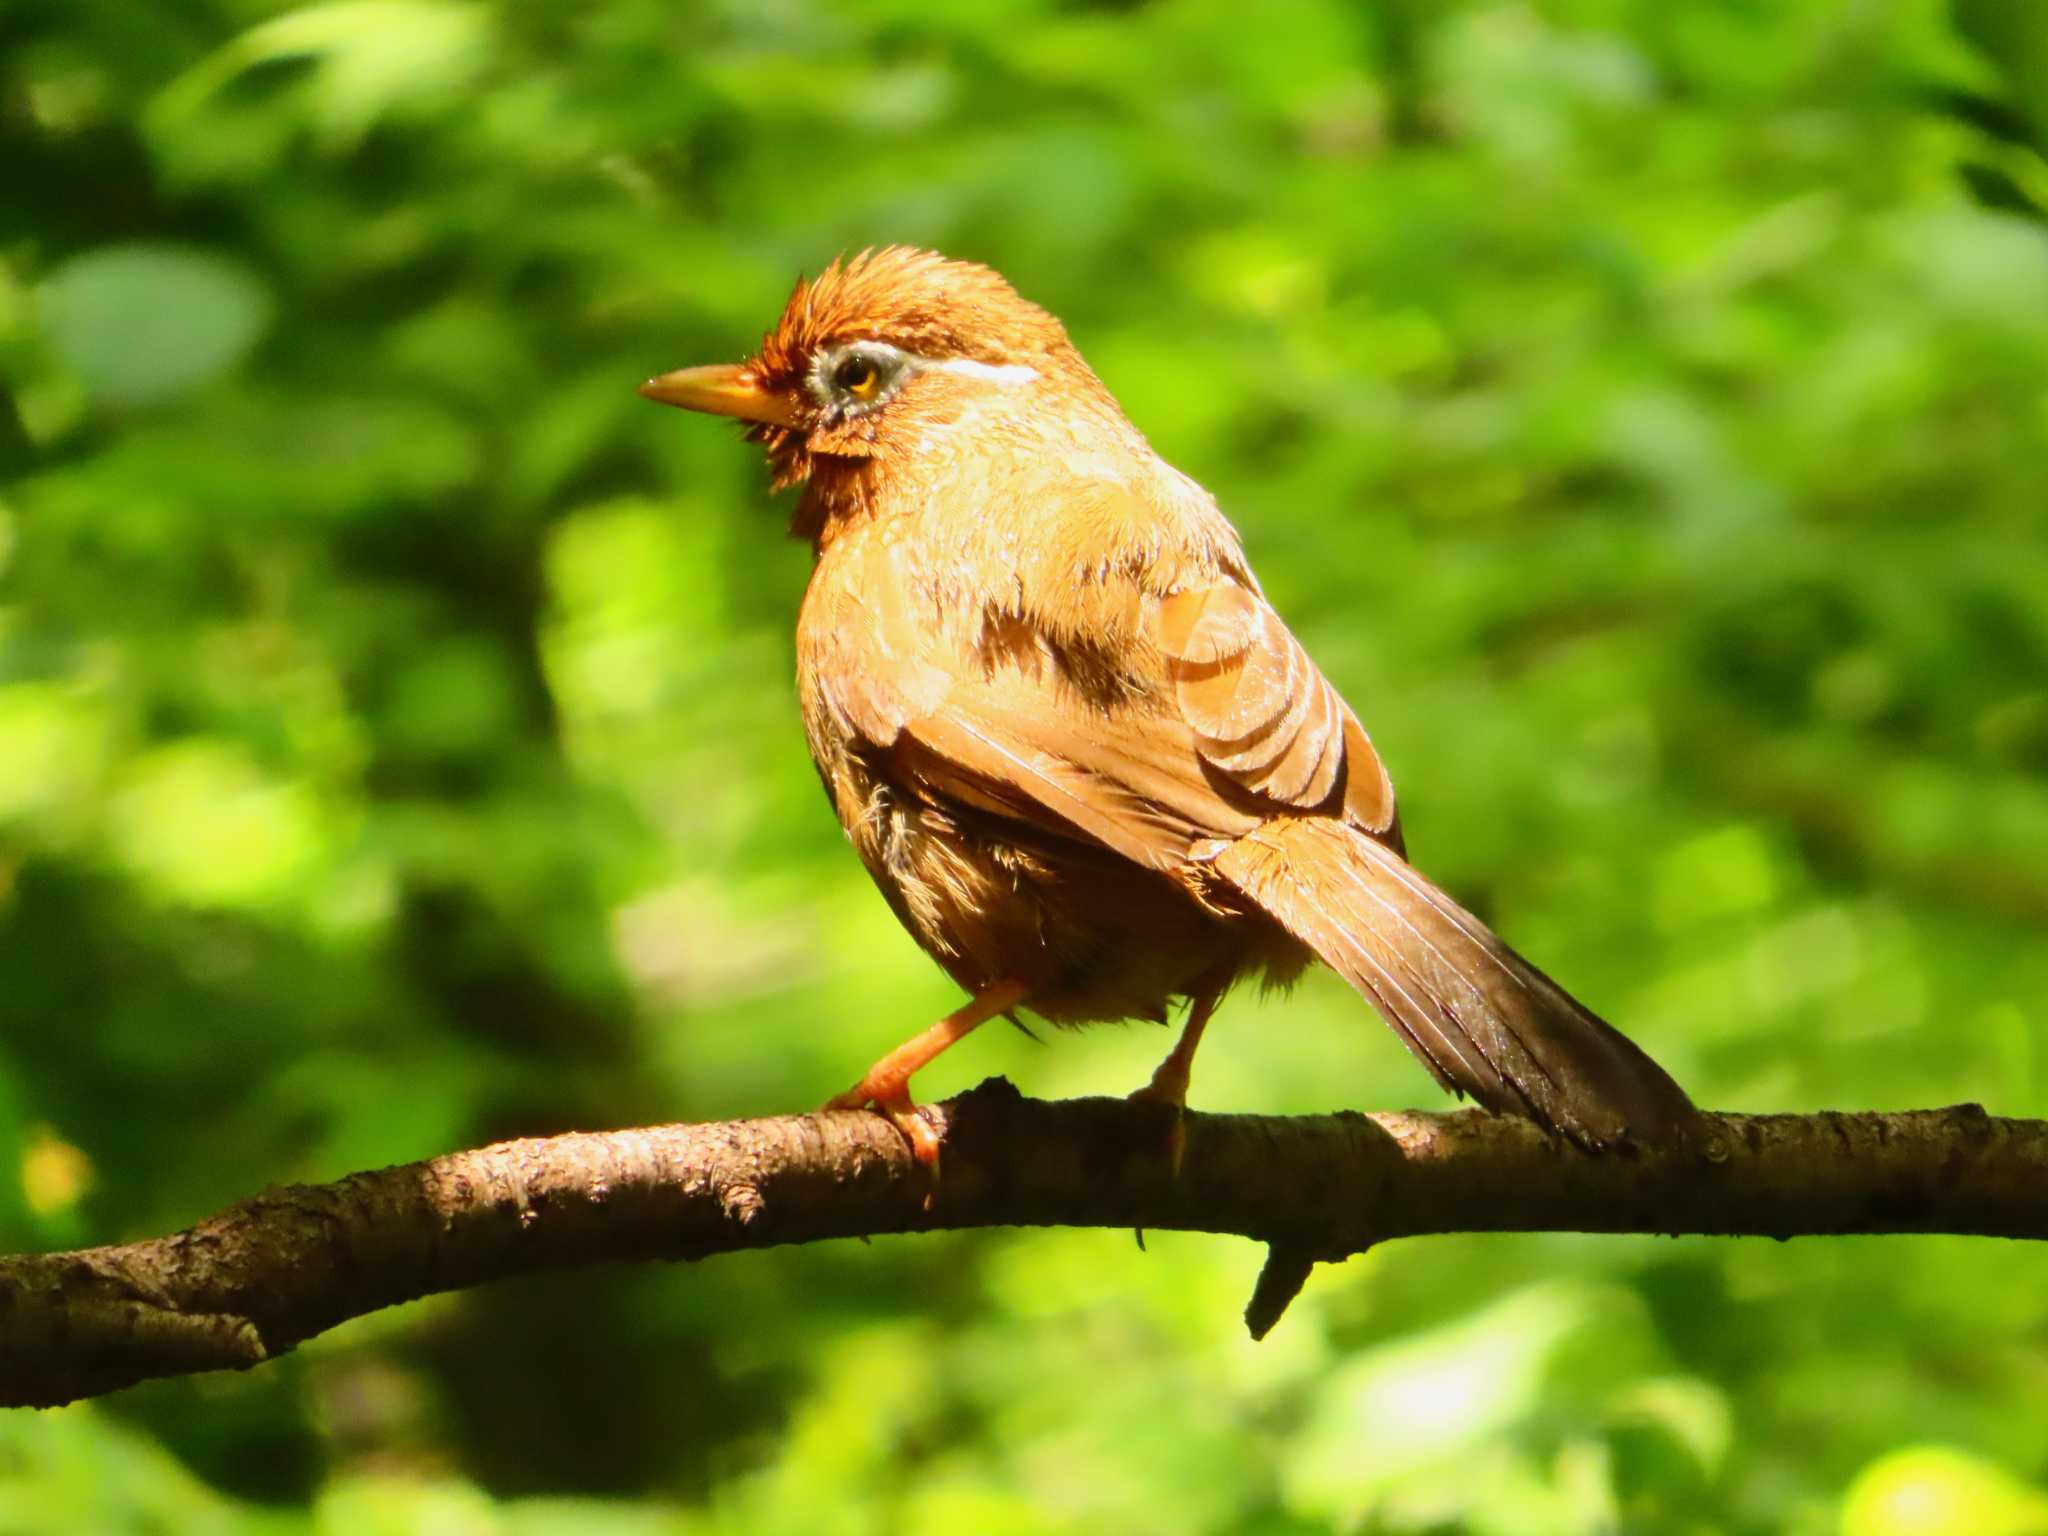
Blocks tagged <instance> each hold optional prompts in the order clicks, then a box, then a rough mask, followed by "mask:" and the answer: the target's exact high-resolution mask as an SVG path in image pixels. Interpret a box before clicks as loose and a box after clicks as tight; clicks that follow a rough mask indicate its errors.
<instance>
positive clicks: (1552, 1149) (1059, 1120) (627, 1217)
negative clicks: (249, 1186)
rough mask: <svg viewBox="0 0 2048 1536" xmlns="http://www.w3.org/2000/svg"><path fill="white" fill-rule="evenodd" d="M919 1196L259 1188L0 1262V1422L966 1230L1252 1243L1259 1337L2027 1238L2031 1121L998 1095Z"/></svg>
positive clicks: (483, 1156)
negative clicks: (1587, 1239)
mask: <svg viewBox="0 0 2048 1536" xmlns="http://www.w3.org/2000/svg"><path fill="white" fill-rule="evenodd" d="M928 1113H930V1114H931V1115H932V1117H933V1118H934V1120H935V1121H936V1122H937V1124H938V1126H939V1129H940V1133H941V1136H942V1138H943V1145H944V1155H943V1158H942V1162H941V1168H942V1176H941V1177H939V1178H938V1179H936V1180H935V1179H933V1178H932V1177H931V1176H930V1175H929V1174H928V1172H927V1171H926V1170H925V1169H924V1168H923V1167H922V1166H920V1165H919V1164H918V1163H917V1162H916V1161H915V1160H913V1159H912V1158H911V1156H910V1155H909V1152H908V1150H907V1149H906V1148H905V1146H904V1143H903V1141H902V1139H901V1137H900V1136H899V1135H898V1134H897V1132H896V1131H895V1129H894V1128H893V1127H891V1126H890V1125H889V1123H888V1122H887V1121H886V1120H884V1119H882V1118H881V1117H880V1116H878V1115H873V1114H868V1113H864V1112H848V1111H841V1112H832V1113H819V1114H813V1115H796V1116H787V1117H783V1118H780V1119H772V1120H742V1121H733V1122H730V1123H727V1124H720V1125H670V1126H660V1127H655V1128H651V1129H645V1130H628V1131H610V1132H603V1133H581V1134H575V1135H567V1136H555V1137H550V1138H547V1139H544V1140H525V1141H508V1142H501V1143H499V1144H497V1145H495V1146H489V1147H482V1148H478V1149H476V1150H474V1151H468V1152H455V1153H451V1154H449V1155H448V1156H445V1157H438V1158H435V1159H433V1160H431V1161H429V1162H423V1163H410V1164H407V1165H405V1166H403V1167H398V1168H387V1169H383V1170H381V1171H378V1172H375V1173H359V1174H354V1175H351V1176H350V1177H348V1178H345V1179H342V1180H340V1181H339V1182H337V1183H334V1184H323V1185H313V1186H295V1187H288V1188H281V1189H272V1190H268V1191H266V1192H264V1193H263V1194H260V1195H257V1196H255V1197H254V1198H252V1199H249V1200H245V1201H242V1202H241V1203H239V1204H237V1205H233V1206H230V1207H228V1208H227V1209H226V1210H224V1211H222V1212H220V1213H219V1214H218V1215H216V1216H212V1217H210V1218H208V1219H207V1220H205V1221H203V1222H200V1223H199V1224H198V1225H197V1226H194V1227H191V1228H188V1229H187V1230H185V1231H183V1232H179V1233H176V1234H174V1235H172V1236H169V1237H159V1238H150V1239H146V1240H143V1241H140V1242H133V1243H126V1244H122V1245H120V1246H116V1247H103V1248H88V1249H81V1250H79V1251H77V1252H74V1253H56V1254H34V1255H21V1256H16V1257H11V1258H0V1406H10V1407H20V1406H50V1405H55V1404H59V1403H66V1402H71V1401H74V1400H76V1399H79V1398H84V1397H93V1396H97V1395H99V1394H102V1393H106V1392H112V1391H115V1390H117V1389H119V1388H121V1387H125V1386H128V1385H131V1384H133V1383H135V1382H138V1381H144V1380H147V1379H149V1378H152V1377H158V1376H176V1375H184V1374H188V1373H191V1372H196V1371H209V1370H223V1369H246V1368H248V1367H250V1366H253V1365H256V1364H259V1363H260V1362H262V1361H264V1360H267V1359H269V1358H271V1357H272V1356H274V1355H278V1354H282V1353H284V1352H285V1351H287V1350H289V1349H291V1348H292V1347H293V1346H294V1345H296V1344H298V1343H299V1342H300V1341H301V1340H303V1339H308V1338H311V1337H313V1336H314V1335H315V1334H317V1333H320V1332H322V1331H324V1330H325V1329H328V1328H331V1327H333V1326H334V1325H335V1324H337V1323H339V1322H342V1321H344V1320H346V1319H348V1318H351V1317H356V1316H360V1315H361V1314H363V1313H365V1312H371V1311H375V1310H376V1309H378V1308H380V1307H387V1306H391V1305H393V1304H395V1303H397V1302H402V1301H409V1300H412V1299H413V1298H415V1297H419V1296H425V1295H429V1294H431V1293H433V1292H436V1291H448V1290H456V1289H460V1288H463V1287H466V1286H472V1285H477V1284H481V1283H482V1282H484V1281H487V1280H495V1279H500V1278H503V1277H505V1276H509V1275H516V1274H526V1273H530V1272H533V1271H536V1270H546V1269H562V1268H568V1267H572V1266H577V1265H585V1264H597V1263H609V1262H617V1261H631V1260H645V1259H700V1258H704V1257H706V1256H708V1255H710V1254H715V1253H724V1252H728V1251H731V1250H734V1249H740V1248H765V1247H772V1246H774V1245H776V1244H779V1243H803V1242H813V1241H816V1240H818V1239H820V1238H830V1237H855V1236H869V1235H874V1234H880V1233H891V1232H917V1231H932V1230H937V1229H940V1228H961V1227H988V1226H1097V1227H1138V1228H1147V1227H1149V1228H1157V1229H1177V1230H1182V1231H1196V1232H1218V1233H1236V1234H1239V1235H1241V1236H1244V1237H1249V1238H1253V1239H1255V1240H1257V1241H1259V1242H1263V1243H1265V1244H1267V1245H1268V1248H1269V1251H1270V1252H1269V1259H1268V1262H1267V1266H1266V1272H1265V1273H1264V1274H1263V1275H1261V1277H1260V1281H1259V1285H1258V1289H1257V1292H1256V1294H1255V1295H1254V1296H1253V1298H1252V1302H1251V1305H1250V1306H1249V1307H1248V1308H1247V1312H1246V1321H1247V1324H1248V1325H1249V1326H1250V1327H1251V1329H1252V1331H1253V1333H1254V1335H1262V1334H1263V1333H1264V1332H1265V1331H1266V1329H1268V1328H1270V1327H1271V1326H1272V1325H1273V1323H1274V1322H1276V1321H1277V1320H1278V1318H1279V1316H1280V1313H1281V1312H1282V1311H1283V1310H1284V1309H1285V1307H1286V1306H1287V1303H1288V1302H1289V1301H1290V1300H1292V1298H1293V1296H1294V1295H1295V1294H1296V1293H1297V1292H1298V1291H1299V1290H1300V1289H1301V1286H1302V1284H1303V1282H1304V1281H1305V1280H1306V1279H1307V1277H1308V1274H1309V1271H1310V1269H1311V1267H1312V1266H1313V1265H1314V1264H1316V1263H1329V1262H1334V1261H1336V1260H1339V1259H1343V1258H1345V1257H1348V1256H1349V1255H1351V1254H1354V1253H1358V1252H1361V1251H1363V1250H1364V1249H1366V1248H1368V1247H1370V1246H1371V1245H1372V1244H1374V1243H1377V1242H1384V1241H1387V1240H1389V1239H1391V1238H1396V1237H1413V1236H1419V1235H1422V1234H1426V1233H1435V1232H1506V1231H1578V1232H1652V1233H1671V1234H1679V1233H1700V1234H1717V1235H1728V1236H1741V1235H1746V1236H1763V1237H1777V1238H1786V1237H1795V1236H1801V1235H1809V1234H1825V1233H1848V1232H1950V1233H1964V1234H1976V1235H1981V1236H1987V1237H2027V1238H2041V1237H2048V1122H2043V1121H2033V1120H2006V1119H1997V1118H1994V1117H1992V1116H1990V1115H1987V1114H1985V1112H1984V1111H1983V1110H1982V1109H1981V1108H1979V1107H1978V1106H1976V1105H1973V1104H1966V1105H1958V1106H1956V1107H1954V1108H1950V1109H1937V1110H1919V1111H1913V1112H1910V1113H1904V1114H1885V1115H1880V1114H1832V1113H1830V1114H1816V1115H1710V1116H1707V1117H1705V1120H1706V1129H1705V1134H1704V1135H1703V1137H1702V1138H1701V1141H1700V1144H1699V1145H1698V1146H1696V1147H1694V1148H1692V1149H1689V1150H1673V1151H1662V1152H1649V1153H1644V1154H1642V1155H1639V1156H1635V1157H1624V1156H1620V1155H1613V1154H1609V1155H1605V1156H1602V1155H1594V1154H1587V1153H1583V1152H1579V1151H1576V1150H1574V1149H1573V1148H1571V1147H1569V1146H1567V1145H1565V1144H1563V1143H1561V1142H1559V1141H1556V1140H1554V1139H1552V1138H1550V1137H1548V1136H1546V1135H1545V1134H1544V1133H1543V1132H1541V1131H1539V1130H1538V1129H1537V1128H1536V1127H1535V1126H1533V1125H1531V1124H1530V1123H1528V1122H1526V1121H1522V1120H1516V1119H1509V1118H1501V1117H1495V1116H1491V1115H1486V1114H1482V1113H1480V1112H1478V1111H1476V1110H1468V1111H1461V1112H1458V1113H1453V1114H1383V1115H1361V1114H1351V1113H1345V1114H1337V1115H1327V1116H1316V1117H1308V1118H1299V1119H1281V1118H1273V1117H1267V1116H1253V1115H1202V1114H1190V1115H1188V1116H1187V1118H1186V1123H1185V1130H1186V1140H1185V1155H1184V1160H1183V1162H1182V1165H1181V1167H1180V1169H1179V1171H1178V1173H1176V1172H1175V1170H1174V1169H1173V1168H1172V1167H1171V1166H1170V1164H1169V1159H1168V1155H1167V1153H1168V1148H1169V1145H1170V1143H1171V1139H1172V1138H1171V1134H1170V1133H1171V1129H1172V1111H1171V1110H1170V1109H1167V1108H1166V1107H1164V1106H1160V1105H1153V1104H1137V1103H1130V1102H1127V1101H1124V1100H1113V1099H1078V1100H1069V1101H1065V1102H1061V1103H1045V1102H1041V1101H1037V1100H1030V1099H1025V1098H1022V1097H1021V1096H1019V1095H1018V1093H1017V1091H1016V1090H1015V1089H1014V1088H1012V1087H1011V1086H1010V1085H1009V1084H1008V1083H1005V1082H1002V1081H1000V1080H996V1081H992V1082H988V1083H984V1084H983V1085H982V1086H981V1087H979V1088H977V1089H975V1090H974V1091H973V1092H971V1093H968V1094H965V1095H963V1096H961V1097H960V1098H957V1099H952V1100H949V1101H947V1102H946V1103H944V1104H939V1105H934V1106H930V1107H929V1109H928Z"/></svg>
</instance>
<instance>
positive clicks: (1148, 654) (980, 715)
mask: <svg viewBox="0 0 2048 1536" xmlns="http://www.w3.org/2000/svg"><path fill="white" fill-rule="evenodd" d="M858 558H859V559H860V560H861V561H862V562H863V565H864V566H867V567H868V568H866V569H862V570H860V571H857V572H849V573H848V575H849V576H851V577H853V578H854V579H852V580H848V581H844V582H839V583H835V588H836V591H837V593H838V596H837V598H836V603H837V605H838V606H837V607H836V608H835V609H834V610H833V611H832V612H830V613H820V614H818V615H817V616H816V618H817V619H818V620H819V621H820V622H817V623H816V624H814V625H811V626H809V629H810V633H811V634H812V635H814V636H815V637H816V643H817V644H818V645H819V646H820V647H821V649H822V654H820V655H819V656H817V657H816V658H815V664H814V665H813V666H811V667H810V668H809V669H808V670H809V673H810V675H811V676H812V677H813V678H814V679H815V680H816V681H815V686H816V688H817V689H818V691H819V695H820V697H819V700H818V702H819V703H820V704H821V705H822V706H823V707H825V708H827V709H829V710H830V711H831V712H832V713H833V714H834V715H835V716H836V717H837V718H838V720H839V722H840V725H841V728H842V729H847V730H850V732H851V733H852V734H854V735H855V736H857V737H859V738H860V739H862V740H864V741H866V742H867V743H869V744H870V745H871V746H873V747H876V748H882V749H886V750H887V751H889V752H890V754H891V755H892V758H893V760H894V761H895V763H896V767H897V771H898V772H900V773H902V774H904V775H906V776H908V777H910V778H912V779H914V780H915V781H916V782H917V784H919V785H921V786H923V787H925V788H927V789H928V790H930V791H932V792H934V793H936V794H938V795H941V796H944V797H947V798H951V799H955V800H960V801H963V802H966V803H968V804H971V805H973V806H975V807H976V808H978V809H980V810H983V811H986V812H992V813H995V814H998V815H1003V816H1007V817H1009V818H1011V819H1014V820H1017V821H1020V822H1024V823H1028V824H1031V825H1032V826H1033V827H1035V828H1037V829H1038V830H1039V831H1041V832H1049V833H1053V834H1055V835H1072V834H1074V833H1077V832H1078V833H1079V834H1081V835H1082V836H1083V837H1085V838H1087V839H1089V840H1092V841H1094V842H1097V843H1100V844H1101V845H1103V846H1104V847H1106V848H1109V849H1111V850H1113V851H1115V852H1117V853H1120V854H1122V855H1124V856H1125V857H1127V858H1131V859H1134V860H1136V861H1137V862H1139V863H1143V864H1146V865H1150V866H1152V867H1155V868H1170V867H1172V866H1174V865H1178V864H1181V863H1183V862H1185V861H1186V860H1187V859H1188V857H1189V856H1190V853H1191V851H1192V850H1193V849H1194V848H1195V847H1196V846H1197V845H1200V844H1208V843H1212V842H1214V841H1215V840H1217V839H1223V840H1229V839H1234V838H1238V837H1242V836H1244V835H1245V834H1246V833H1247V832H1250V831H1251V830H1252V829H1253V828H1255V827H1257V826H1259V825H1261V824H1263V823H1264V822H1265V821H1266V820H1268V819H1269V818H1271V817H1272V816H1274V815H1285V814H1290V813H1293V814H1299V813H1305V812H1315V813H1322V814H1326V815H1341V816H1343V818H1344V819H1346V820H1348V821H1350V822H1352V823H1353V824H1355V825H1356V826H1358V827H1359V828H1360V829H1362V830H1364V831H1367V832H1370V833H1372V834H1373V835H1375V836H1377V837H1379V838H1381V839H1383V840H1385V841H1388V842H1389V843H1391V844H1393V845H1394V846H1396V847H1398V839H1399V834H1398V831H1397V829H1396V827H1395V819H1394V797H1393V788H1392V785H1391V784H1390V783H1389V781H1388V778H1387V773H1386V769H1385V768H1384V767H1383V766H1382V764H1381V762H1380V759H1379V755H1378V753H1377V752H1375V751H1374V750H1373V747H1372V743H1371V742H1370V741H1369V740H1368V739H1367V737H1366V734H1365V732H1364V730H1363V729H1362V728H1361V727H1360V726H1359V724H1358V721H1357V718H1356V717H1355V716H1354V715H1353V714H1352V713H1351V711H1350V710H1349V709H1348V708H1347V707H1346V706H1345V704H1344V702H1343V700H1342V699H1340V698H1339V697H1338V696H1337V692H1336V690H1335V689H1334V688H1332V687H1331V686H1330V684H1329V683H1328V681H1327V680H1325V679H1324V677H1323V676H1322V674H1321V673H1320V672H1319V671H1317V669H1316V667H1315V664H1314V663H1313V662H1311V661H1310V660H1309V658H1308V655H1307V653H1306V652H1305V651H1304V650H1303V649H1302V647H1301V645H1300V643H1299V642H1298V641H1297V640H1295V638H1294V637H1293V635H1291V634H1290V633H1288V631H1287V627H1286V626H1285V624H1283V623H1282V622H1281V620H1280V618H1279V616H1278V615H1277V614H1275V613H1274V612H1273V610H1272V609H1271V608H1270V607H1269V606H1267V604H1266V602H1265V600H1264V599H1263V598H1262V597H1260V596H1259V595H1258V594H1257V592H1256V591H1255V590H1254V589H1253V588H1251V587H1249V586H1248V585H1246V584H1245V583H1243V582H1240V581H1238V580H1236V579H1234V578H1233V577H1231V576H1228V575H1225V576H1220V577H1210V578H1204V579H1202V580H1199V581H1197V582H1196V583H1194V584H1192V585H1188V586H1184V587H1181V588H1180V589H1178V590H1175V591H1172V592H1170V593H1167V594H1165V595H1160V594H1157V593H1148V592H1145V591H1143V590H1142V588H1141V586H1140V585H1139V584H1137V583H1136V582H1131V585H1130V587H1129V590H1128V592H1127V593H1121V594H1118V595H1117V596H1116V600H1115V602H1114V604H1113V605H1112V606H1114V607H1116V608H1117V610H1118V611H1119V613H1120V615H1126V616H1127V619H1126V620H1125V621H1123V622H1120V623H1119V624H1118V625H1116V626H1115V627H1116V629H1117V630H1118V631H1119V634H1118V636H1117V639H1116V643H1115V644H1114V645H1112V646H1110V647H1108V648H1105V649H1101V650H1099V651H1091V642H1090V641H1089V640H1088V639H1086V638H1084V637H1082V636H1079V635H1076V634H1073V633H1072V632H1071V629H1070V632H1069V634H1068V636H1067V638H1065V639H1064V640H1063V639H1061V638H1060V635H1059V631H1060V629H1061V627H1062V626H1061V625H1060V624H1058V623H1057V622H1052V621H1048V622H1045V623H1035V622H1034V620H1033V617H1032V615H1030V614H1029V613H1028V612H1027V613H1024V614H1013V615H1000V614H973V615H968V614H961V613H957V612H956V613H950V614H948V613H941V612H936V611H926V610H921V609H920V608H919V606H918V605H917V603H915V602H912V601H905V600H902V599H901V596H900V595H901V594H903V593H905V592H907V591H910V590H912V588H913V586H914V584H912V583H908V582H906V581H905V580H904V579H903V576H904V573H903V571H902V570H901V568H900V562H901V561H902V560H903V558H904V556H903V552H902V550H901V548H900V547H892V546H890V545H889V544H888V543H886V542H884V541H880V540H877V541H875V542H873V543H872V544H871V545H870V546H869V547H868V548H866V549H864V550H863V551H861V552H860V554H859V556H858ZM1104 580H1105V577H1102V576H1098V577H1097V578H1096V581H1097V582H1098V584H1100V583H1102V582H1103V581H1104ZM1106 580H1107V581H1109V582H1125V581H1130V580H1131V578H1128V577H1126V576H1123V575H1120V574H1119V575H1114V576H1108V577H1106ZM885 593H886V594H893V595H895V600H889V599H883V598H881V597H879V596H877V594H885ZM1125 597H1127V598H1128V601H1127V602H1126V601H1124V598H1125ZM1084 652H1088V654H1083V653H1084Z"/></svg>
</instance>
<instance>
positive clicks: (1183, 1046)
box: [1131, 992, 1223, 1175]
mask: <svg viewBox="0 0 2048 1536" xmlns="http://www.w3.org/2000/svg"><path fill="white" fill-rule="evenodd" d="M1222 1001H1223V994H1222V993H1221V992H1211V993H1209V994H1207V995H1206V996H1202V997H1197V998H1195V999H1194V1001H1193V1002H1191V1003H1189V1004H1188V1021H1187V1023H1185V1024H1183V1025H1182V1026H1181V1030H1180V1039H1178V1040H1176V1041H1175V1042H1174V1045H1173V1049H1172V1050H1170V1051H1168V1052H1167V1053H1166V1060H1164V1061H1162V1062H1160V1063H1159V1069H1158V1070H1157V1071H1156V1072H1154V1073H1153V1074H1152V1081H1151V1082H1149V1083H1147V1084H1146V1085H1145V1086H1144V1087H1142V1088H1140V1089H1139V1090H1138V1091H1137V1092H1136V1093H1134V1094H1132V1095H1131V1097H1132V1098H1133V1099H1135V1100H1137V1101H1138V1102H1139V1103H1141V1104H1171V1105H1172V1106H1173V1108H1174V1118H1173V1133H1172V1135H1171V1137H1170V1138H1169V1140H1168V1142H1167V1147H1166V1154H1167V1157H1168V1158H1169V1159H1171V1161H1172V1163H1173V1171H1174V1173H1175V1174H1176V1175H1178V1174H1179V1173H1180V1162H1181V1157H1182V1156H1183V1155H1184V1154H1185V1153H1186V1151H1187V1142H1188V1136H1187V1129H1186V1126H1185V1124H1184V1123H1183V1121H1182V1118H1181V1117H1182V1116H1183V1115H1184V1114H1185V1113H1186V1112H1187V1107H1188V1078H1189V1077H1190V1075H1191V1074H1192V1073H1193V1072H1194V1067H1195V1047H1197V1046H1199V1045H1200V1044H1201V1043H1202V1031H1203V1030H1205V1029H1207V1028H1208V1027H1209V1016H1210V1015H1211V1014H1213V1013H1215V1011H1216V1005H1217V1004H1218V1003H1220V1002H1222Z"/></svg>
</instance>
